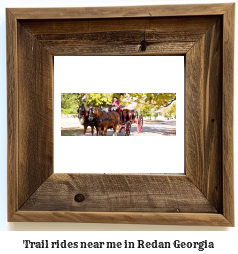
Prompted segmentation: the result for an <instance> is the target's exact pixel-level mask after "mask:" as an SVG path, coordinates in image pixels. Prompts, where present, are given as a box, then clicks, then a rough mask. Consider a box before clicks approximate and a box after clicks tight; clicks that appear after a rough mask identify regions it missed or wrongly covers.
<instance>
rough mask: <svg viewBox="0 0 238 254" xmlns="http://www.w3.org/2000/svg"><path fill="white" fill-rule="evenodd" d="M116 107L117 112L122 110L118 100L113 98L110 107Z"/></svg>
mask: <svg viewBox="0 0 238 254" xmlns="http://www.w3.org/2000/svg"><path fill="white" fill-rule="evenodd" d="M113 106H116V107H117V110H120V109H122V107H121V106H120V104H119V101H118V98H117V97H113V101H112V107H113ZM112 107H110V108H109V111H111V109H112Z"/></svg>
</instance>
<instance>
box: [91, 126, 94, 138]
mask: <svg viewBox="0 0 238 254" xmlns="http://www.w3.org/2000/svg"><path fill="white" fill-rule="evenodd" d="M93 129H94V126H93V125H92V126H91V132H92V136H93Z"/></svg>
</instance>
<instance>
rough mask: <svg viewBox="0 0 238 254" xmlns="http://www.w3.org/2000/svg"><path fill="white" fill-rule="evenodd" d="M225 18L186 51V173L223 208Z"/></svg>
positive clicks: (215, 204)
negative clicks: (223, 61)
mask: <svg viewBox="0 0 238 254" xmlns="http://www.w3.org/2000/svg"><path fill="white" fill-rule="evenodd" d="M221 101H222V21H221V19H219V20H218V21H217V22H216V24H214V25H213V26H212V27H211V28H210V29H209V31H207V33H206V34H204V36H203V37H202V38H201V39H200V40H199V41H198V42H197V43H196V44H195V45H194V47H193V48H192V49H191V50H190V51H189V52H188V53H187V55H186V105H185V108H186V114H185V115H186V117H185V128H186V130H185V134H186V139H185V151H186V175H187V176H188V177H189V178H190V179H191V180H192V181H193V182H194V183H195V185H196V186H197V187H198V188H199V189H200V190H201V191H202V192H203V193H204V195H205V196H206V198H207V199H208V200H209V201H210V202H211V204H212V205H213V206H214V207H215V208H216V209H217V210H218V211H219V212H221V211H222V103H221Z"/></svg>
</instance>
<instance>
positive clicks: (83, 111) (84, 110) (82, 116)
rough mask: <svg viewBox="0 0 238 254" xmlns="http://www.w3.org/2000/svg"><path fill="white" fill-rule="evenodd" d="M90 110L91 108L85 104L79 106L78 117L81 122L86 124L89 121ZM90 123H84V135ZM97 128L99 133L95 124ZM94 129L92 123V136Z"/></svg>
mask: <svg viewBox="0 0 238 254" xmlns="http://www.w3.org/2000/svg"><path fill="white" fill-rule="evenodd" d="M88 111H89V108H88V107H86V106H84V104H82V105H79V108H78V118H79V121H80V123H81V124H83V125H84V124H85V123H86V122H88ZM88 126H89V125H87V124H85V125H84V132H83V135H84V136H85V133H86V130H87V128H88ZM95 128H96V130H97V135H98V129H97V127H96V126H95ZM93 131H94V125H93V124H92V125H91V133H92V136H93Z"/></svg>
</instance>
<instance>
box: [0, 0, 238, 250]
mask: <svg viewBox="0 0 238 254" xmlns="http://www.w3.org/2000/svg"><path fill="white" fill-rule="evenodd" d="M223 2H231V1H230V0H215V1H214V0H209V1H206V0H200V1H196V0H190V1H188V0H186V1H181V0H180V1H175V0H169V1H165V0H157V1H156V0H154V1H153V0H148V1H145V0H141V1H140V0H134V1H133V0H120V1H119V0H117V1H106V0H98V1H96V0H95V1H90V0H84V1H83V0H82V1H79V0H57V1H53V0H35V1H31V0H18V1H16V0H1V2H0V43H1V47H0V81H1V82H0V121H1V124H0V135H1V137H0V170H1V171H0V174H1V177H0V229H1V230H3V231H12V230H15V231H19V230H21V231H25V232H6V233H5V232H2V233H0V244H1V247H0V248H1V250H2V249H3V253H10V252H11V250H15V251H18V252H19V251H22V240H23V239H34V240H41V239H44V238H48V237H51V238H59V235H60V236H61V239H68V240H70V238H71V237H78V239H79V240H80V239H84V240H85V239H87V240H92V241H96V240H97V239H98V237H99V236H100V239H101V238H103V239H108V238H109V237H110V238H109V239H111V238H114V239H115V240H116V239H119V240H120V239H121V238H127V239H129V238H130V237H133V236H136V237H138V238H139V237H140V238H150V239H151V241H152V240H154V239H159V238H161V237H163V236H166V238H165V240H167V241H173V240H174V238H183V239H185V240H186V239H187V240H189V239H192V240H193V241H196V240H203V239H204V238H206V239H208V240H209V239H211V240H214V241H215V243H216V246H217V247H216V249H215V250H214V251H213V252H212V251H210V250H205V251H206V253H218V252H219V251H222V252H223V253H225V252H227V253H232V254H233V253H237V235H238V234H237V233H238V232H237V231H238V226H236V227H234V228H226V227H199V226H196V227H195V226H192V227H190V226H159V225H139V224H138V225H125V224H102V223H98V224H93V223H85V224H83V223H7V211H6V207H7V107H6V42H5V40H6V38H5V26H6V24H5V8H6V7H79V6H112V5H114V6H118V5H123V6H125V5H145V4H147V5H149V4H151V5H153V4H154V5H155V4H191V3H223ZM233 2H234V1H233ZM237 13H238V11H237V7H236V14H237ZM237 20H238V19H237V18H236V26H235V27H236V38H238V36H237V35H238V34H237V29H238V22H237ZM236 46H237V43H236ZM236 48H237V47H236ZM237 69H238V66H237V50H235V70H237ZM237 85H238V84H237V71H236V72H235V91H234V92H235V93H234V94H235V98H234V99H235V100H234V108H235V112H234V130H235V132H234V153H235V155H236V154H237V151H238V139H237V127H238V126H237V123H238V103H237V102H238V94H237ZM234 162H235V170H234V173H235V185H234V186H235V198H236V202H235V208H236V218H237V217H238V213H237V211H238V206H237V203H238V202H237V200H238V199H237V196H238V195H237V194H238V193H237V187H236V186H237V183H238V179H237V176H238V174H237V169H238V156H234ZM236 224H237V219H236ZM29 230H36V231H38V232H35V234H33V233H32V232H28V231H29ZM49 230H57V231H64V230H72V231H94V230H97V231H100V230H102V231H107V230H109V231H116V232H110V233H106V232H72V233H71V232H57V233H55V232H54V233H52V232H41V231H49ZM132 230H133V231H150V232H126V231H132ZM118 231H125V232H118ZM159 231H180V232H159ZM187 231H193V232H187ZM198 231H206V232H198ZM213 231H232V232H213ZM40 251H41V249H39V250H38V253H39V252H40ZM78 251H79V250H78ZM78 251H77V253H78ZM119 251H121V250H119ZM151 251H154V252H156V253H158V251H159V253H163V252H165V253H182V252H183V253H184V251H185V250H183V249H182V250H180V252H179V250H176V252H175V251H174V249H172V250H168V251H166V250H165V251H163V250H157V249H155V250H151ZM137 252H138V251H137ZM193 252H194V253H198V251H197V250H194V251H193ZM193 252H192V250H188V251H187V253H193ZM30 253H34V251H32V250H30ZM67 253H69V251H67Z"/></svg>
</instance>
